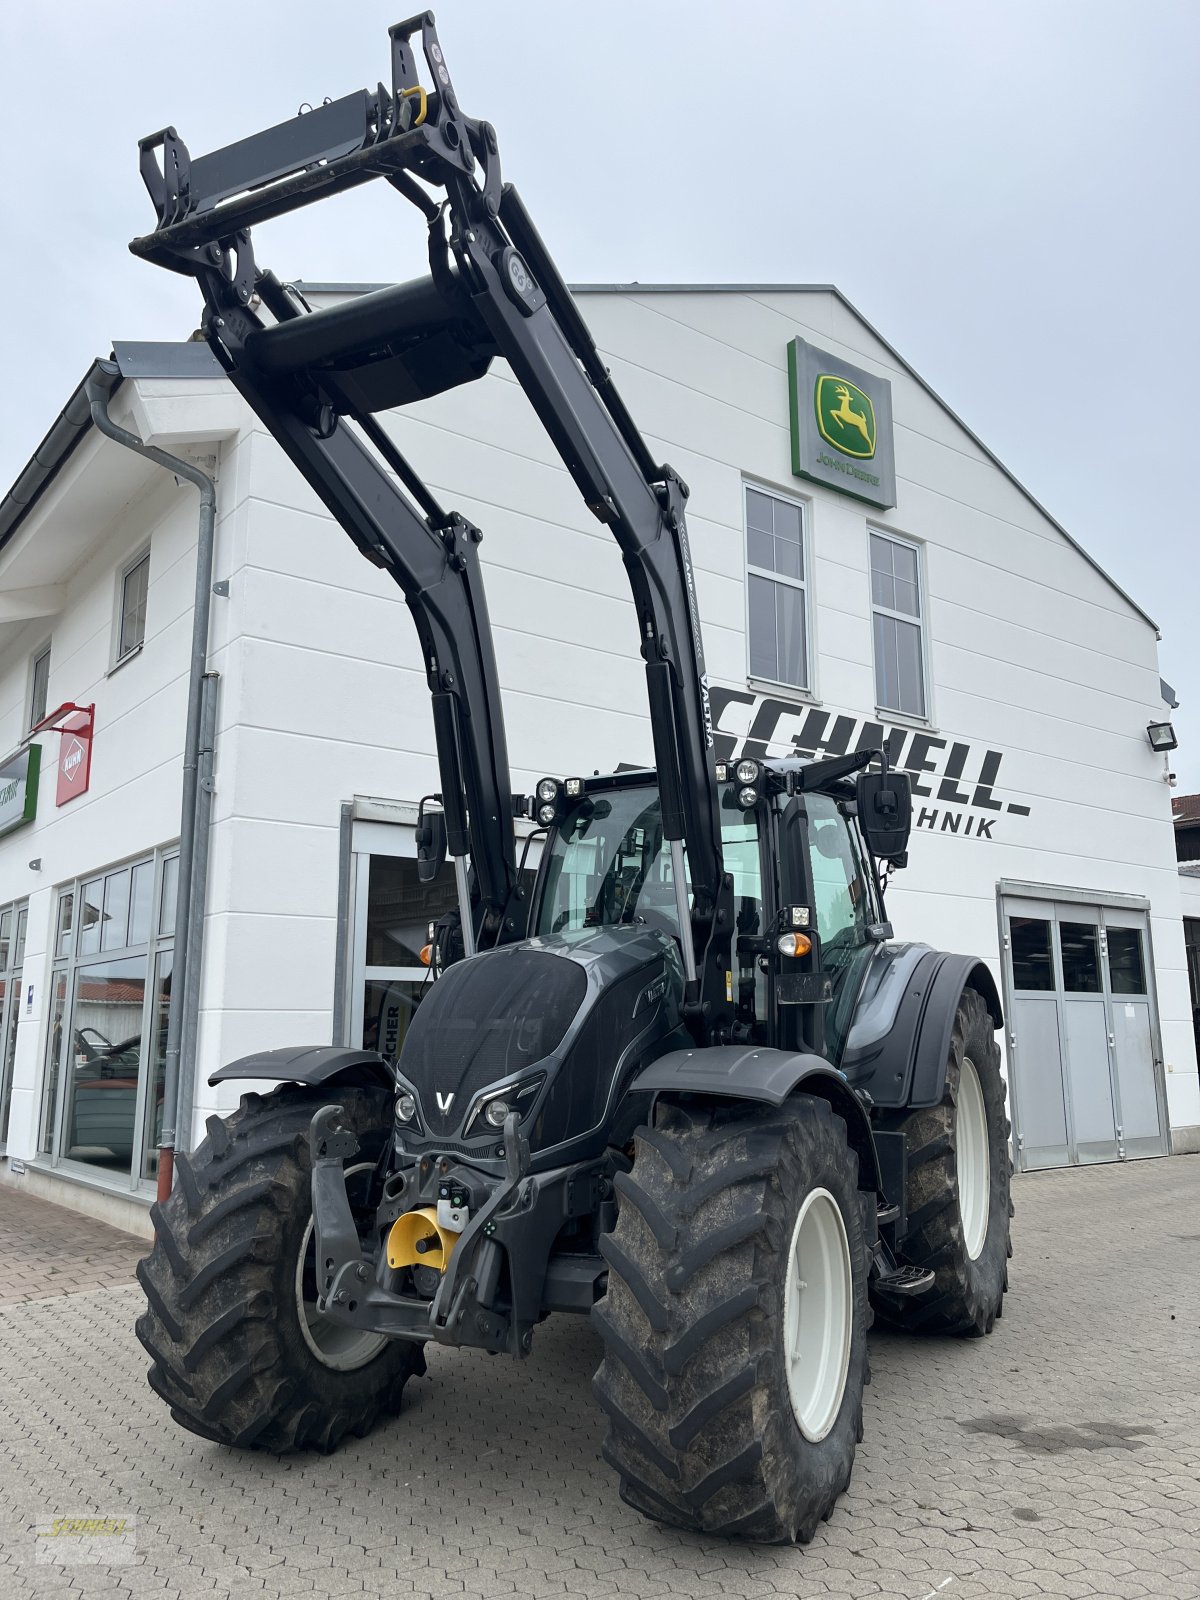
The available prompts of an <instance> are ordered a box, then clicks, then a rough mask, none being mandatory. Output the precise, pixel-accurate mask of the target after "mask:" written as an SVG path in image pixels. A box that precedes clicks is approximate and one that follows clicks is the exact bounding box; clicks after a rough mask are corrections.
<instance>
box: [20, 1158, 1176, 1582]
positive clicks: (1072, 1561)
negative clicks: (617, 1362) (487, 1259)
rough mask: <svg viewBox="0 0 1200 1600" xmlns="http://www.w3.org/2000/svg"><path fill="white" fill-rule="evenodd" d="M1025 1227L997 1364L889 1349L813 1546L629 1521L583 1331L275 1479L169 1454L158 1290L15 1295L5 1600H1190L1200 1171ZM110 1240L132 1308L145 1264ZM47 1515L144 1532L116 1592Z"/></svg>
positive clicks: (937, 1349) (1088, 1184)
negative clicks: (150, 1347)
mask: <svg viewBox="0 0 1200 1600" xmlns="http://www.w3.org/2000/svg"><path fill="white" fill-rule="evenodd" d="M1016 1201H1017V1219H1016V1224H1015V1246H1016V1254H1015V1258H1014V1260H1013V1263H1012V1293H1011V1294H1010V1296H1009V1298H1008V1302H1007V1307H1006V1314H1005V1316H1004V1319H1003V1321H1002V1322H1000V1323H999V1324H998V1325H997V1328H996V1331H995V1333H994V1334H993V1335H992V1336H991V1337H990V1338H988V1339H984V1340H954V1339H924V1340H916V1339H912V1338H906V1337H899V1336H894V1335H887V1334H883V1333H879V1334H874V1335H872V1340H871V1356H872V1362H873V1366H874V1373H875V1377H874V1382H873V1384H872V1386H871V1388H870V1389H869V1390H868V1395H867V1408H866V1439H865V1441H864V1443H863V1445H862V1446H861V1447H860V1450H859V1455H858V1463H857V1466H856V1468H855V1473H854V1481H853V1483H852V1485H851V1487H850V1491H849V1493H848V1494H847V1495H846V1496H844V1498H843V1499H842V1500H841V1501H840V1502H839V1505H838V1507H837V1509H836V1510H835V1512H834V1514H833V1517H832V1518H831V1520H830V1521H829V1523H828V1524H826V1525H825V1526H823V1527H822V1528H821V1530H820V1531H819V1532H818V1534H817V1536H816V1538H815V1539H814V1541H813V1543H812V1544H811V1545H809V1546H808V1547H807V1548H800V1549H791V1548H788V1549H779V1548H756V1547H753V1546H747V1545H739V1544H730V1543H724V1542H721V1541H717V1540H711V1539H703V1538H696V1537H693V1536H690V1535H686V1534H679V1533H674V1532H671V1531H669V1530H664V1529H661V1528H658V1527H655V1526H654V1525H652V1524H650V1523H647V1522H645V1521H643V1520H642V1518H641V1517H639V1516H638V1515H637V1514H636V1513H635V1512H633V1511H631V1510H629V1508H628V1507H626V1506H624V1505H622V1503H621V1501H620V1499H619V1498H618V1495H617V1489H616V1483H615V1480H614V1477H613V1475H612V1474H611V1473H610V1471H609V1469H608V1468H607V1467H606V1466H605V1465H604V1464H603V1463H602V1462H601V1460H600V1455H599V1445H600V1439H601V1435H602V1425H601V1421H600V1418H599V1417H598V1415H597V1412H596V1409H595V1408H594V1406H593V1405H592V1402H591V1395H590V1379H591V1374H592V1372H593V1370H594V1368H595V1367H596V1365H597V1363H598V1360H599V1345H598V1342H597V1340H596V1339H595V1338H594V1337H593V1335H592V1333H591V1331H590V1329H589V1328H588V1326H587V1325H586V1323H584V1322H583V1321H582V1320H575V1319H569V1318H557V1319H552V1320H551V1321H550V1322H549V1323H547V1324H546V1326H545V1327H544V1328H543V1329H541V1330H539V1333H538V1336H537V1340H536V1343H535V1347H534V1354H533V1356H532V1358H531V1359H530V1360H528V1361H526V1362H524V1363H521V1364H518V1363H515V1362H509V1361H507V1360H505V1359H503V1358H495V1359H488V1358H487V1357H484V1356H478V1355H470V1354H466V1353H462V1354H460V1353H458V1352H455V1351H447V1350H437V1349H435V1350H432V1351H431V1353H430V1359H429V1366H430V1377H429V1378H428V1379H425V1380H422V1381H420V1382H417V1383H415V1384H413V1385H411V1386H410V1388H409V1390H408V1391H407V1394H408V1395H410V1396H411V1400H409V1401H408V1403H407V1404H406V1406H405V1409H404V1412H403V1414H402V1416H400V1417H399V1418H397V1419H394V1420H393V1421H391V1422H389V1423H388V1424H386V1425H385V1426H383V1427H381V1428H379V1429H377V1430H376V1431H375V1432H374V1433H373V1434H372V1435H371V1436H370V1437H369V1438H367V1439H365V1440H352V1441H351V1442H350V1444H349V1445H347V1446H345V1447H343V1448H342V1449H340V1450H339V1451H338V1452H337V1453H336V1454H334V1455H332V1456H328V1457H317V1456H311V1455H306V1456H299V1457H291V1458H285V1459H279V1458H275V1457H269V1456H259V1455H253V1454H236V1453H233V1452H230V1451H226V1450H222V1449H220V1448H219V1447H217V1446H215V1445H210V1444H206V1443H204V1442H203V1441H201V1440H199V1439H196V1438H194V1437H193V1436H192V1435H190V1434H186V1433H183V1432H181V1431H180V1430H179V1429H177V1428H176V1427H175V1425H174V1424H173V1423H172V1422H171V1421H170V1418H169V1416H168V1415H167V1413H166V1411H165V1410H164V1409H163V1407H162V1406H161V1405H160V1403H159V1402H158V1400H157V1399H156V1398H155V1396H154V1395H153V1394H152V1393H151V1392H150V1390H149V1389H148V1388H147V1387H146V1383H145V1377H144V1371H145V1365H146V1359H145V1356H144V1355H143V1353H142V1351H141V1348H140V1346H138V1345H137V1344H136V1342H135V1340H134V1338H133V1334H132V1325H133V1320H134V1317H135V1315H136V1314H137V1311H138V1309H139V1303H140V1291H139V1290H138V1289H137V1288H136V1286H129V1285H125V1284H121V1283H119V1282H117V1283H116V1286H110V1287H103V1288H93V1287H88V1288H85V1289H83V1290H81V1291H80V1292H78V1293H72V1294H67V1295H65V1296H64V1295H62V1294H61V1293H60V1288H61V1282H60V1278H61V1273H60V1272H56V1273H55V1274H54V1275H53V1278H54V1287H53V1288H51V1289H49V1290H48V1291H46V1290H45V1285H41V1286H39V1285H37V1284H36V1283H35V1284H33V1285H32V1286H31V1287H30V1289H29V1292H30V1293H31V1294H35V1295H36V1294H38V1293H39V1288H40V1289H41V1290H43V1291H45V1292H46V1293H48V1294H49V1295H50V1296H51V1297H50V1298H30V1299H27V1300H26V1301H25V1303H23V1304H18V1305H10V1306H8V1307H6V1308H5V1309H3V1310H0V1569H2V1571H3V1580H2V1581H3V1594H4V1597H5V1600H10V1597H11V1600H16V1597H22V1600H24V1597H26V1596H29V1597H37V1600H42V1597H43V1596H56V1595H70V1596H78V1595H82V1596H85V1597H86V1600H91V1597H93V1596H120V1597H123V1600H125V1597H127V1600H134V1597H137V1600H140V1597H143V1596H154V1597H156V1600H201V1597H202V1600H223V1597H237V1600H242V1597H247V1596H264V1595H265V1596H268V1597H272V1596H280V1597H284V1596H289V1597H290V1596H304V1595H313V1596H321V1597H323V1596H329V1597H333V1596H342V1595H367V1596H375V1595H380V1596H382V1595H388V1596H393V1595H396V1596H419V1597H423V1600H434V1597H441V1596H455V1597H466V1600H484V1597H492V1596H501V1595H517V1596H528V1597H536V1600H542V1597H548V1596H554V1597H556V1600H562V1597H564V1596H565V1597H571V1596H576V1595H578V1596H586V1597H587V1600H607V1597H609V1596H613V1597H641V1600H648V1597H652V1596H654V1597H657V1596H673V1595H680V1596H687V1597H692V1600H724V1597H738V1600H757V1597H759V1596H763V1597H769V1596H775V1595H782V1596H796V1597H801V1596H803V1597H809V1596H813V1597H818V1596H820V1597H829V1596H837V1597H843V1600H858V1597H860V1596H868V1595H870V1596H882V1597H885V1600H972V1597H976V1596H983V1595H999V1596H1004V1597H1006V1600H1024V1597H1026V1596H1039V1595H1047V1596H1063V1597H1068V1600H1069V1597H1074V1596H1081V1597H1092V1596H1100V1597H1104V1600H1109V1597H1111V1600H1134V1597H1141V1596H1152V1597H1155V1600H1157V1597H1160V1596H1162V1597H1183V1600H1198V1597H1200V1423H1198V1420H1197V1419H1198V1414H1200V1413H1198V1406H1197V1401H1198V1400H1200V1336H1198V1331H1200V1158H1188V1157H1176V1158H1173V1159H1170V1160H1160V1161H1147V1162H1141V1163H1138V1164H1136V1165H1131V1166H1128V1167H1124V1168H1121V1167H1115V1166H1112V1167H1093V1168H1090V1169H1086V1170H1083V1171H1076V1172H1055V1173H1043V1174H1036V1175H1030V1176H1025V1177H1022V1178H1020V1179H1018V1180H1017V1183H1016ZM26 1204H37V1203H36V1202H26ZM45 1209H47V1210H48V1209H51V1208H45ZM13 1215H14V1214H13V1212H12V1210H11V1202H10V1200H9V1196H8V1192H7V1191H0V1218H3V1219H4V1223H2V1224H0V1249H4V1250H5V1251H8V1250H9V1249H12V1250H13V1251H14V1255H15V1256H16V1257H17V1258H19V1257H20V1255H21V1248H20V1241H19V1239H18V1241H17V1243H16V1245H14V1244H13V1228H12V1226H11V1223H12V1217H13ZM59 1221H60V1218H59V1216H58V1215H57V1214H56V1215H55V1216H54V1217H52V1218H51V1228H52V1231H54V1228H55V1227H56V1225H57V1224H58V1223H59ZM5 1224H7V1225H5ZM92 1226H93V1225H91V1224H78V1225H77V1227H76V1229H75V1231H74V1233H73V1234H63V1233H62V1232H61V1230H59V1231H58V1235H57V1236H58V1237H59V1238H60V1239H62V1240H63V1242H64V1244H65V1245H66V1246H73V1247H75V1248H78V1249H80V1250H82V1251H83V1253H84V1255H85V1257H86V1259H87V1260H88V1261H89V1262H90V1263H92V1264H93V1266H94V1262H95V1260H96V1255H95V1250H96V1249H100V1248H101V1247H102V1246H103V1247H104V1248H106V1249H112V1248H113V1246H112V1241H111V1240H109V1239H104V1240H102V1241H101V1242H100V1244H97V1245H96V1246H95V1249H94V1248H93V1240H92V1234H91V1229H92ZM18 1231H19V1230H18ZM103 1231H104V1234H105V1235H109V1234H112V1233H113V1231H114V1230H112V1229H104V1230H103ZM117 1239H118V1240H121V1239H124V1241H125V1242H124V1256H123V1257H121V1256H120V1255H119V1254H118V1255H117V1256H116V1257H114V1258H113V1259H112V1260H111V1262H110V1266H111V1268H112V1272H113V1274H114V1280H115V1277H117V1276H120V1275H123V1273H124V1270H127V1264H128V1262H129V1261H130V1260H131V1259H133V1257H135V1256H136V1254H137V1253H138V1252H139V1251H140V1249H141V1248H143V1247H142V1246H141V1245H140V1244H139V1242H138V1241H133V1240H129V1239H128V1238H127V1236H123V1235H117ZM26 1253H28V1252H26ZM106 1259H107V1258H106ZM122 1260H124V1262H125V1263H126V1268H124V1269H123V1268H122V1266H121V1261H122ZM67 1265H68V1257H67V1254H66V1251H65V1250H64V1252H63V1255H62V1256H61V1257H60V1259H59V1261H58V1267H59V1268H66V1267H67ZM5 1267H6V1258H5V1257H0V1281H2V1282H5V1283H9V1284H11V1281H12V1280H11V1278H9V1277H8V1276H7V1274H6V1271H5ZM94 1279H95V1274H94V1272H93V1273H92V1276H90V1277H89V1278H88V1279H87V1280H86V1281H87V1282H89V1283H91V1282H93V1281H94ZM114 1280H110V1281H114ZM60 1517H76V1518H81V1517H87V1518H116V1519H121V1518H124V1519H126V1523H127V1525H126V1530H125V1532H124V1533H123V1534H120V1535H117V1536H110V1537H107V1538H104V1537H97V1538H96V1539H95V1540H94V1541H93V1542H92V1545H91V1548H92V1549H93V1550H94V1551H97V1552H99V1553H101V1554H104V1555H105V1556H106V1557H107V1561H106V1564H103V1565H96V1564H93V1565H64V1564H61V1558H62V1553H63V1552H65V1551H68V1550H70V1551H75V1552H77V1553H82V1552H83V1550H84V1546H83V1544H82V1543H81V1542H80V1541H79V1540H73V1539H72V1538H70V1537H65V1538H64V1537H60V1538H57V1539H41V1540H38V1539H36V1538H35V1537H34V1529H35V1528H36V1526H37V1525H39V1524H40V1525H42V1526H43V1527H45V1526H46V1525H48V1524H51V1523H52V1522H53V1520H54V1519H55V1518H60ZM47 1555H50V1556H58V1557H59V1560H58V1561H50V1560H47V1559H46V1558H47ZM39 1557H40V1559H39Z"/></svg>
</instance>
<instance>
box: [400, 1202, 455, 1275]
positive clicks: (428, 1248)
mask: <svg viewBox="0 0 1200 1600" xmlns="http://www.w3.org/2000/svg"><path fill="white" fill-rule="evenodd" d="M457 1243H458V1234H457V1233H455V1232H453V1231H452V1230H451V1229H450V1228H443V1227H442V1226H441V1225H440V1224H439V1222H438V1219H437V1212H436V1211H435V1209H434V1208H433V1206H422V1207H421V1209H420V1210H419V1211H406V1212H405V1213H404V1215H403V1216H402V1217H397V1218H396V1220H395V1222H393V1223H392V1227H391V1232H390V1233H389V1234H388V1241H387V1259H388V1266H389V1267H436V1268H437V1269H438V1271H439V1272H445V1270H446V1263H447V1262H448V1261H449V1259H450V1252H451V1251H452V1250H453V1249H454V1246H455V1245H456V1244H457Z"/></svg>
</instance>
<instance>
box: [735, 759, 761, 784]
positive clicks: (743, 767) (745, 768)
mask: <svg viewBox="0 0 1200 1600" xmlns="http://www.w3.org/2000/svg"><path fill="white" fill-rule="evenodd" d="M761 771H762V768H761V767H760V766H759V764H758V762H757V761H739V762H738V764H737V767H736V769H735V772H734V776H735V777H736V778H737V781H738V782H739V783H757V782H758V778H759V774H760V773H761Z"/></svg>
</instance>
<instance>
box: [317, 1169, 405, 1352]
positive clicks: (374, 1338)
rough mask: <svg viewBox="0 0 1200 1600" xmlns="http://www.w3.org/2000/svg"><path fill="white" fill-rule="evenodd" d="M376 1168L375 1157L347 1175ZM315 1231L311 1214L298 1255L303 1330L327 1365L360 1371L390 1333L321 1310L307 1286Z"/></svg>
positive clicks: (352, 1175)
mask: <svg viewBox="0 0 1200 1600" xmlns="http://www.w3.org/2000/svg"><path fill="white" fill-rule="evenodd" d="M374 1170H375V1163H374V1162H373V1161H360V1162H359V1164H358V1165H357V1166H355V1167H347V1168H346V1176H347V1178H352V1177H354V1176H355V1174H356V1173H359V1172H373V1171H374ZM315 1232H316V1223H315V1221H314V1219H313V1218H312V1217H309V1219H308V1226H307V1228H305V1230H304V1237H303V1238H302V1239H301V1240H300V1253H299V1255H298V1256H297V1257H296V1311H297V1313H298V1315H299V1319H300V1332H301V1333H302V1334H303V1335H304V1342H305V1344H306V1345H307V1346H308V1348H309V1349H310V1350H311V1351H312V1353H313V1355H314V1356H316V1358H317V1360H318V1361H319V1362H320V1363H321V1365H322V1366H323V1367H332V1369H333V1370H334V1372H356V1371H357V1370H358V1368H359V1367H365V1366H366V1364H367V1362H368V1361H374V1359H375V1357H376V1356H377V1355H378V1354H379V1352H380V1351H381V1350H382V1349H383V1347H384V1345H385V1344H386V1343H387V1337H386V1335H384V1334H379V1333H366V1332H364V1331H363V1330H362V1329H360V1328H348V1327H347V1326H346V1325H345V1323H344V1322H333V1321H331V1319H330V1318H329V1317H326V1316H322V1314H321V1312H319V1311H318V1310H317V1302H316V1299H315V1298H314V1297H313V1295H311V1294H308V1293H306V1292H305V1287H304V1267H305V1262H306V1261H307V1258H308V1256H309V1254H310V1253H311V1252H312V1251H314V1250H315V1249H316V1239H315V1238H314V1234H315Z"/></svg>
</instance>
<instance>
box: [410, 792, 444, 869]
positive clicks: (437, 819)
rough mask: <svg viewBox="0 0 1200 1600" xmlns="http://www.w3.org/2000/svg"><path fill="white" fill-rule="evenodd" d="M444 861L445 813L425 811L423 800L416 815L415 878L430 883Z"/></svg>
mask: <svg viewBox="0 0 1200 1600" xmlns="http://www.w3.org/2000/svg"><path fill="white" fill-rule="evenodd" d="M445 860H446V813H445V812H444V811H426V809H425V802H424V800H422V801H421V809H420V811H419V812H418V813H417V877H418V878H419V879H420V881H421V882H422V883H432V882H433V881H434V879H435V878H436V877H437V875H438V872H439V871H440V870H441V868H442V866H443V865H444V864H445Z"/></svg>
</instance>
